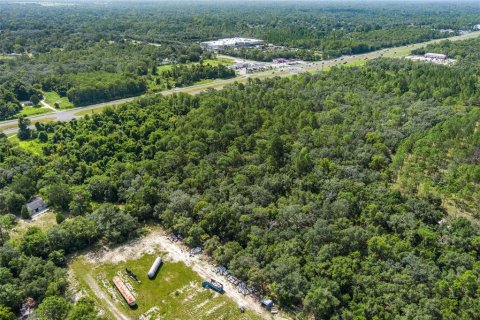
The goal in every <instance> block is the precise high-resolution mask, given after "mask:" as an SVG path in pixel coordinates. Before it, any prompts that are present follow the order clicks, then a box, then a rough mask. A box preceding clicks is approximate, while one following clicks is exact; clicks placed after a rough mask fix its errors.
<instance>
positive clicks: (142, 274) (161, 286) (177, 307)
mask: <svg viewBox="0 0 480 320" xmlns="http://www.w3.org/2000/svg"><path fill="white" fill-rule="evenodd" d="M158 255H159V256H162V254H158ZM156 257H157V254H145V255H143V256H141V257H140V258H139V259H137V260H128V261H125V262H119V263H118V264H113V263H103V264H101V263H99V264H95V265H94V264H91V263H89V262H88V261H87V260H86V259H85V258H82V257H78V258H76V259H74V260H73V261H72V263H71V270H72V271H73V274H74V277H75V278H76V280H77V283H78V285H79V286H81V288H78V289H86V292H87V293H88V294H89V295H90V296H91V297H92V298H94V299H95V300H96V301H97V304H98V305H99V306H100V307H101V308H102V309H104V310H105V311H107V312H109V313H115V312H112V311H111V310H109V309H110V308H109V304H111V303H113V304H114V305H115V307H116V308H117V309H118V311H120V312H121V313H123V314H124V315H126V316H128V317H130V318H132V319H137V318H139V317H140V316H141V315H144V316H150V317H151V319H157V318H159V319H225V320H226V319H233V320H235V319H239V320H240V319H242V320H243V319H245V320H246V319H255V320H256V319H261V318H260V317H259V316H257V315H256V314H255V313H253V312H251V311H245V312H244V313H242V312H240V310H239V306H238V305H237V304H236V303H235V302H234V301H233V300H231V299H230V298H228V297H226V296H225V295H220V294H218V293H215V292H213V291H212V290H209V289H204V288H202V286H201V282H202V279H201V278H200V277H199V276H198V274H196V273H195V272H194V271H193V270H191V269H190V268H189V267H187V266H186V265H185V264H184V263H183V262H171V261H165V262H164V264H163V265H162V267H161V268H160V270H159V271H158V273H157V276H156V277H155V279H154V280H150V279H148V277H147V272H148V270H149V269H150V267H151V265H152V263H153V261H154V260H155V258H156ZM125 268H128V269H130V270H131V271H133V272H134V273H135V274H136V275H137V276H138V279H139V280H140V283H138V282H136V281H135V280H133V279H132V278H130V277H128V276H127V274H126V273H125ZM115 275H119V276H121V278H122V279H123V280H124V282H126V283H127V286H129V287H131V288H132V293H133V295H134V296H135V297H136V299H137V308H133V309H132V308H130V307H129V306H128V305H127V304H126V303H125V301H124V300H123V298H122V297H121V295H120V294H119V292H118V291H117V290H116V288H115V287H114V286H113V283H112V278H113V277H114V276H115ZM92 278H93V279H94V281H95V282H96V284H97V285H98V286H97V287H99V288H100V290H102V291H103V292H102V293H103V294H104V295H106V296H107V297H108V299H110V301H108V302H107V301H103V300H101V299H99V298H98V296H101V294H100V295H99V294H97V293H95V292H94V290H95V288H92V287H93V286H91V285H88V283H89V281H91V279H92Z"/></svg>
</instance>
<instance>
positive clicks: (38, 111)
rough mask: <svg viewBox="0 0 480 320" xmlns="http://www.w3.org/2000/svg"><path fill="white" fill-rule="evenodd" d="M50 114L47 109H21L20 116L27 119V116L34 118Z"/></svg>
mask: <svg viewBox="0 0 480 320" xmlns="http://www.w3.org/2000/svg"><path fill="white" fill-rule="evenodd" d="M50 112H52V110H50V109H47V108H35V107H23V109H22V111H21V112H20V114H21V115H25V116H27V117H28V116H35V115H39V114H44V113H50Z"/></svg>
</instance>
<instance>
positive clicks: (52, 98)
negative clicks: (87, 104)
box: [43, 91, 74, 110]
mask: <svg viewBox="0 0 480 320" xmlns="http://www.w3.org/2000/svg"><path fill="white" fill-rule="evenodd" d="M43 96H44V98H45V102H46V103H48V104H49V105H51V106H52V107H53V106H54V105H55V103H58V104H59V106H60V107H59V109H61V110H64V109H70V108H73V107H74V106H73V103H71V102H70V101H68V98H67V97H60V96H59V95H58V93H56V92H54V91H49V92H44V93H43Z"/></svg>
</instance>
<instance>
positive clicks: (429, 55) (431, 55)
mask: <svg viewBox="0 0 480 320" xmlns="http://www.w3.org/2000/svg"><path fill="white" fill-rule="evenodd" d="M425 57H426V58H430V59H442V60H444V59H447V55H446V54H441V53H431V52H429V53H425Z"/></svg>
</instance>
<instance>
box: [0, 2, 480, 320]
mask: <svg viewBox="0 0 480 320" xmlns="http://www.w3.org/2000/svg"><path fill="white" fill-rule="evenodd" d="M479 10H480V9H479V7H478V4H476V3H474V2H472V3H462V4H461V5H460V4H458V3H437V4H435V5H434V6H432V5H431V4H430V3H425V4H422V3H420V4H418V3H413V2H412V3H402V4H401V5H400V4H398V3H393V2H392V3H361V2H356V3H349V2H345V3H340V4H339V3H335V4H334V3H329V2H324V3H320V4H319V3H306V2H303V3H302V2H299V3H297V4H291V3H290V4H286V3H282V2H279V3H274V4H273V3H264V4H254V3H250V2H247V3H246V4H242V5H238V4H233V3H225V4H222V3H220V2H219V3H217V4H214V5H205V4H204V3H202V2H199V3H186V4H181V5H178V4H176V5H174V4H168V3H162V5H159V4H158V3H143V4H133V3H116V4H115V5H112V4H102V5H98V4H88V3H82V4H79V3H73V4H72V5H71V6H43V5H39V4H31V3H23V4H22V3H15V4H9V3H0V12H1V13H2V14H1V16H0V34H1V37H0V52H1V53H4V54H9V53H19V54H22V55H21V56H17V57H8V58H5V59H3V58H2V59H0V119H6V118H12V117H14V116H15V115H16V114H17V113H18V111H19V110H20V109H21V105H20V101H25V100H29V99H32V97H33V96H36V97H37V98H38V97H40V96H41V95H42V92H47V91H54V92H56V93H58V94H59V95H60V96H62V97H65V96H66V97H68V98H69V99H70V100H71V101H73V102H74V103H75V104H76V105H83V104H89V103H94V102H96V101H104V100H109V99H115V98H119V97H124V96H130V95H134V94H139V93H143V92H146V91H148V90H149V88H148V85H149V84H151V83H157V82H158V83H157V84H164V83H166V85H167V86H170V85H172V84H175V85H176V86H182V85H189V84H192V83H194V82H196V81H199V80H205V79H213V78H219V77H220V78H228V77H231V76H232V75H233V73H232V71H231V70H229V69H227V68H226V67H225V66H222V65H218V66H217V65H215V66H212V65H209V64H207V63H203V62H202V61H204V60H205V59H208V58H211V54H209V53H207V52H204V51H203V50H202V48H201V47H200V46H199V44H198V42H199V41H203V40H209V39H214V38H218V37H224V36H252V37H258V38H261V39H264V40H265V41H268V42H272V43H275V44H278V45H283V46H287V47H290V48H298V49H300V50H299V51H298V52H299V54H300V53H302V54H307V53H308V52H310V53H311V52H322V54H324V55H325V56H336V55H340V54H350V53H359V52H366V51H370V50H375V49H378V48H381V47H389V46H394V45H399V44H406V43H412V42H417V41H423V40H428V39H431V38H437V37H443V36H445V35H446V34H447V32H446V31H441V30H442V29H448V28H451V29H453V33H452V34H455V33H457V32H458V31H459V30H469V29H471V28H472V26H473V25H474V24H477V23H479V22H480V21H478V20H477V19H478V17H479V13H480V12H479ZM427 51H433V52H440V53H446V54H447V55H449V56H450V57H454V58H456V59H458V62H457V63H456V64H455V65H453V66H450V67H448V66H440V65H434V64H425V63H417V62H412V61H409V60H400V59H377V60H374V61H370V62H367V63H366V64H365V65H364V66H361V67H343V68H335V67H334V68H332V69H331V70H330V71H328V72H322V73H318V74H304V75H299V76H295V77H292V78H274V79H267V80H263V81H260V80H250V81H248V82H247V83H246V84H240V83H236V84H234V85H232V86H229V87H227V88H225V89H223V90H220V91H214V90H211V91H208V92H206V93H203V94H201V95H198V96H190V95H186V94H174V95H172V96H168V97H163V96H160V95H159V96H146V97H142V98H139V99H136V100H135V101H134V102H131V103H128V104H123V105H121V106H118V107H117V108H115V109H108V108H107V109H106V110H105V111H104V112H103V113H101V114H94V115H87V116H85V117H84V118H82V119H78V120H73V121H71V122H68V123H47V124H42V123H36V124H35V126H34V128H30V127H29V125H30V121H29V120H28V119H26V118H20V119H19V128H20V130H19V132H18V135H17V137H18V139H20V141H21V143H18V142H14V141H12V139H10V138H11V137H7V136H5V135H4V134H2V133H0V319H1V320H4V319H8V320H10V319H17V318H18V314H19V310H20V307H21V305H22V303H23V302H24V301H25V299H27V298H32V299H33V300H34V301H35V302H37V303H38V304H39V306H38V308H37V309H36V311H35V317H36V318H38V319H41V320H47V319H48V320H52V319H53V320H56V319H59V320H60V319H69V320H70V319H71V320H74V319H89V320H90V319H98V318H99V317H98V315H97V314H98V310H97V309H96V307H95V305H94V303H93V302H92V301H90V300H89V299H81V300H80V301H77V302H76V303H72V302H71V297H70V293H69V292H68V286H69V283H68V281H67V260H68V257H69V255H71V254H74V253H77V252H79V251H80V250H84V249H88V248H92V247H93V246H95V245H103V244H119V243H123V242H125V241H127V240H130V239H133V238H135V237H138V236H139V235H140V234H141V233H142V231H143V227H144V226H148V225H152V224H159V225H161V226H162V227H164V228H165V229H167V230H168V231H170V232H174V233H175V234H179V235H182V236H183V239H184V242H185V243H186V244H187V245H189V246H198V245H200V246H202V247H203V248H204V250H205V251H206V253H207V254H209V255H210V256H212V258H213V259H214V260H215V262H216V263H218V264H221V265H225V266H227V267H228V269H229V271H230V272H231V273H232V274H234V275H236V276H237V277H239V278H240V279H243V280H245V281H246V282H247V283H248V285H249V286H251V287H254V288H255V289H257V290H258V291H259V292H261V293H262V295H263V296H265V297H271V298H272V299H274V301H275V302H276V303H279V304H280V305H281V306H282V307H283V308H285V309H286V310H288V311H290V312H292V313H294V314H295V315H297V316H298V317H299V318H300V319H304V318H307V317H309V316H311V315H314V316H315V317H316V319H335V320H337V319H352V320H353V319H356V320H360V319H425V320H427V319H452V320H453V319H465V320H467V319H477V318H478V314H480V304H479V301H480V300H479V299H480V265H479V263H478V259H479V257H480V229H479V225H478V215H479V211H478V210H479V209H478V208H479V206H480V199H479V197H478V195H479V192H480V190H479V187H478V186H479V183H480V172H479V165H480V163H479V159H480V149H479V143H480V141H479V131H478V130H479V123H480V112H479V109H478V108H479V106H480V92H479V90H478V88H479V78H478V70H479V69H478V65H479V61H480V56H479V52H480V40H468V41H461V42H449V41H444V42H441V43H438V44H435V45H430V46H427V47H426V48H425V49H421V50H418V51H416V53H424V52H427ZM253 52H254V51H253ZM267 58H268V59H269V58H270V57H260V56H259V57H258V59H260V60H265V59H267ZM187 62H191V63H189V64H185V65H179V66H173V67H171V68H170V66H168V68H165V69H162V71H159V68H160V66H161V65H165V64H173V63H187ZM32 100H33V99H32ZM32 148H34V149H35V150H38V152H31V151H32ZM36 195H40V196H41V197H42V198H43V199H45V200H46V201H47V203H48V204H49V206H50V207H51V208H53V209H54V210H55V212H56V213H57V216H56V218H57V219H56V222H57V223H56V224H55V225H54V226H52V227H49V228H47V229H42V228H37V227H31V228H28V230H27V231H26V232H25V233H24V234H23V235H22V236H20V237H19V238H15V237H12V234H13V233H12V229H14V228H15V227H16V223H17V221H18V219H19V218H24V219H28V218H29V213H28V211H27V209H26V206H25V205H26V204H27V203H28V202H29V201H30V200H31V199H33V197H35V196H36Z"/></svg>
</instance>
